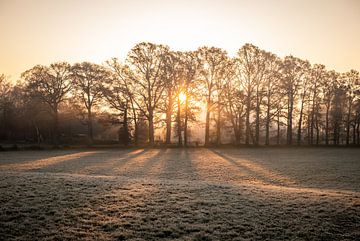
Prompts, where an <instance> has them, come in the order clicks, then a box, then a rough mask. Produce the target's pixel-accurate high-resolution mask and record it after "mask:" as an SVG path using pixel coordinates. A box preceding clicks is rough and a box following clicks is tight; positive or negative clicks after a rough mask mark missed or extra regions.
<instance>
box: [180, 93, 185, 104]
mask: <svg viewBox="0 0 360 241" xmlns="http://www.w3.org/2000/svg"><path fill="white" fill-rule="evenodd" d="M179 99H180V101H181V102H185V100H186V94H185V93H184V92H180V94H179Z"/></svg>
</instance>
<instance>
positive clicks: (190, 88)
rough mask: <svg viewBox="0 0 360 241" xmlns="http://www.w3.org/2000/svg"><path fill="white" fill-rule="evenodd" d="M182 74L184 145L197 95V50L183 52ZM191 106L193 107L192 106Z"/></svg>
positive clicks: (198, 61)
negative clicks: (184, 97)
mask: <svg viewBox="0 0 360 241" xmlns="http://www.w3.org/2000/svg"><path fill="white" fill-rule="evenodd" d="M181 62H182V75H183V78H184V82H183V86H182V89H183V92H184V94H185V96H186V99H185V108H184V112H185V116H184V145H185V146H187V145H188V139H189V138H188V122H189V119H194V118H191V117H192V116H193V115H192V113H193V111H194V109H195V107H194V103H196V102H197V100H198V97H199V94H198V93H199V91H198V81H197V79H196V76H197V75H198V72H199V70H200V66H201V65H200V60H199V59H198V58H197V52H184V53H183V54H182V60H181ZM192 107H193V108H192Z"/></svg>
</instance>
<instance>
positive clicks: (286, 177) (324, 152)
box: [0, 148, 360, 240]
mask: <svg viewBox="0 0 360 241" xmlns="http://www.w3.org/2000/svg"><path fill="white" fill-rule="evenodd" d="M359 154H360V150H358V149H344V150H341V151H340V152H339V150H337V151H336V150H332V149H311V148H309V149H301V150H297V149H293V150H288V149H240V150H237V149H226V150H225V149H224V150H210V149H193V150H184V149H162V150H152V149H149V150H146V149H145V150H120V151H117V150H102V151H90V152H89V151H85V152H78V151H74V150H72V151H54V152H20V153H15V152H14V153H6V154H5V155H1V156H0V173H1V177H0V193H1V196H0V205H1V208H0V237H1V238H0V239H5V240H16V239H18V240H33V239H34V238H35V239H41V240H73V239H82V240H101V239H103V240H127V239H132V240H159V239H178V240H284V239H290V240H359V239H360V231H359V230H360V193H359V191H360V187H359V186H360V181H359V178H360V177H359V173H360V160H359V156H360V155H359Z"/></svg>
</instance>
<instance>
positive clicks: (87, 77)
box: [71, 62, 110, 145]
mask: <svg viewBox="0 0 360 241" xmlns="http://www.w3.org/2000/svg"><path fill="white" fill-rule="evenodd" d="M71 72H72V74H71V77H72V80H73V81H72V83H73V88H74V93H73V94H74V96H75V97H76V98H77V99H78V101H79V102H80V103H81V104H82V105H83V107H85V109H86V111H87V120H86V123H87V126H88V139H89V142H88V144H89V145H91V144H92V143H93V139H94V136H93V114H94V113H93V109H94V107H96V106H97V105H98V104H99V102H100V101H101V100H102V97H103V92H102V90H103V83H104V82H106V81H107V79H108V78H109V77H110V73H109V71H108V70H107V69H106V68H104V67H103V66H101V65H97V64H93V63H89V62H82V63H76V64H74V65H73V66H72V67H71Z"/></svg>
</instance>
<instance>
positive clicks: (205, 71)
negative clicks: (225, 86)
mask: <svg viewBox="0 0 360 241" xmlns="http://www.w3.org/2000/svg"><path fill="white" fill-rule="evenodd" d="M198 58H199V61H200V63H201V65H200V68H201V70H200V71H199V79H200V81H201V83H202V86H203V88H204V92H205V93H204V97H205V100H206V120H205V146H208V145H209V144H210V115H211V112H212V111H213V109H214V101H213V98H214V95H215V94H216V90H217V89H216V87H217V86H216V82H217V81H219V80H220V79H222V78H223V75H224V70H225V68H226V66H227V60H228V57H227V53H226V52H225V51H224V50H222V49H219V48H214V47H211V48H209V47H201V48H199V49H198Z"/></svg>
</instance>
